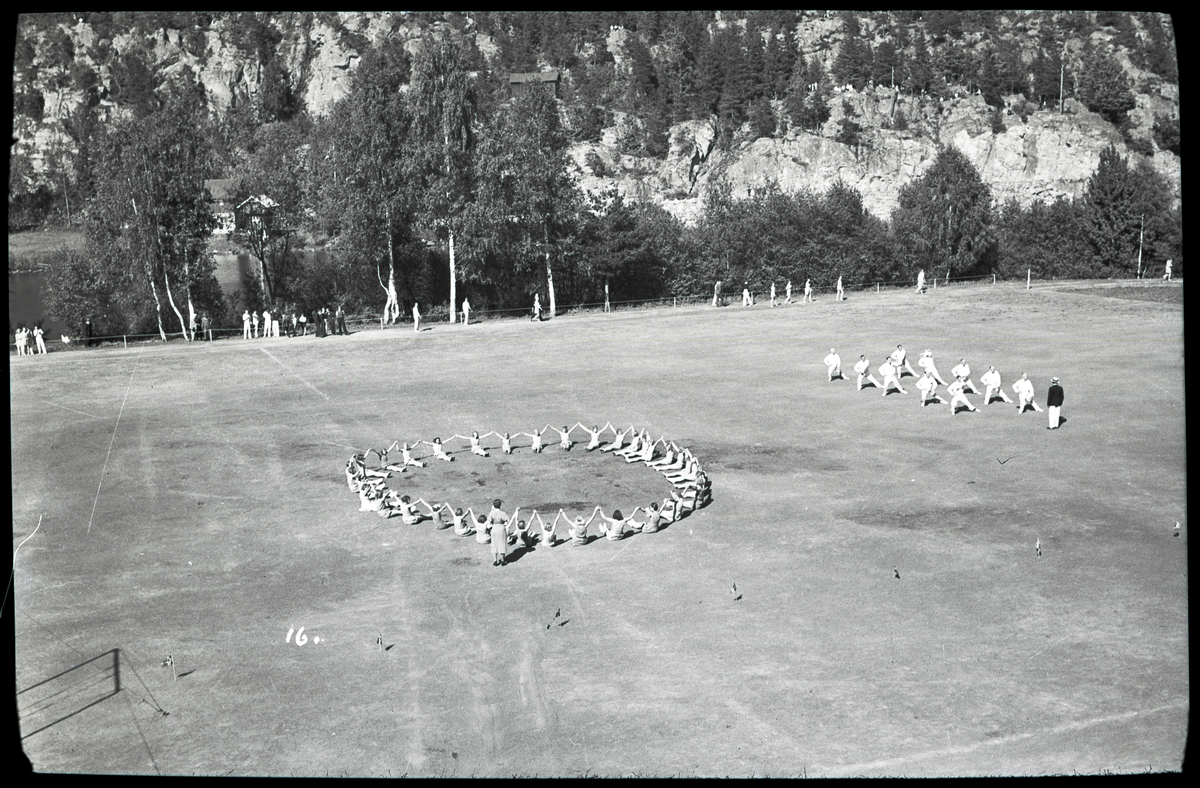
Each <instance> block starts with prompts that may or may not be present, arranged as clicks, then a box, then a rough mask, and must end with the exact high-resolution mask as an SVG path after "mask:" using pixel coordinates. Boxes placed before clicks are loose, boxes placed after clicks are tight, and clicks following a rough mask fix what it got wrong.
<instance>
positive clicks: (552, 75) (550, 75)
mask: <svg viewBox="0 0 1200 788" xmlns="http://www.w3.org/2000/svg"><path fill="white" fill-rule="evenodd" d="M558 77H559V72H558V71H529V72H525V73H521V74H509V75H508V84H510V85H515V84H517V83H521V82H557V81H558Z"/></svg>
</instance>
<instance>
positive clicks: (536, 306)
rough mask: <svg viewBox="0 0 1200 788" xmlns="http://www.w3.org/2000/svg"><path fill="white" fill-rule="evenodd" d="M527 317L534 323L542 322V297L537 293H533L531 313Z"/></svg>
mask: <svg viewBox="0 0 1200 788" xmlns="http://www.w3.org/2000/svg"><path fill="white" fill-rule="evenodd" d="M529 319H530V320H532V321H533V322H535V323H540V322H542V297H541V295H540V294H538V293H534V294H533V315H532V316H531V317H530V318H529Z"/></svg>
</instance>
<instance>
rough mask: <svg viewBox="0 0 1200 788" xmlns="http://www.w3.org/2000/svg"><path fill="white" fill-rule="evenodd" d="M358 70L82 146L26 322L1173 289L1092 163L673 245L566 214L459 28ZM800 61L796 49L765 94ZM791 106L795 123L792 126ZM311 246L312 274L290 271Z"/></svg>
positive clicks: (1152, 188)
mask: <svg viewBox="0 0 1200 788" xmlns="http://www.w3.org/2000/svg"><path fill="white" fill-rule="evenodd" d="M529 16H530V17H533V16H538V15H529ZM726 29H727V30H728V29H729V28H726ZM947 35H950V34H949V33H948V34H947ZM714 40H715V39H714ZM246 46H248V47H252V48H253V47H254V46H256V45H255V44H254V42H253V41H250V42H248V43H247V44H246ZM268 49H269V47H266V48H265V49H264V50H263V51H264V52H266V51H267V50H268ZM361 51H362V58H361V61H360V63H359V65H358V67H357V68H356V69H355V71H354V72H353V78H352V83H351V88H350V91H349V94H348V95H347V96H346V98H344V99H343V100H342V101H341V102H340V103H339V104H338V105H337V106H336V107H334V109H333V111H332V112H330V113H329V114H328V115H326V116H324V117H322V118H316V119H313V118H311V117H309V116H308V115H307V114H306V113H303V112H300V113H296V114H293V115H291V116H289V117H286V118H284V117H282V116H280V115H279V114H278V113H277V112H276V111H275V110H272V111H270V112H268V111H267V110H266V109H264V108H263V104H262V102H263V101H267V100H270V101H274V100H275V99H270V94H269V92H265V93H264V94H263V95H262V96H261V97H259V98H258V99H256V103H254V104H251V105H250V107H249V109H248V110H247V113H248V115H252V116H253V117H254V119H255V120H256V121H259V122H255V123H247V124H245V125H242V126H238V127H236V128H234V127H231V126H230V125H229V124H228V122H227V120H226V121H223V120H219V119H215V118H214V117H213V116H212V115H211V114H210V113H209V112H208V111H207V109H206V106H205V102H204V100H203V96H202V95H199V94H198V93H197V92H195V91H182V92H180V93H178V94H169V95H168V96H167V97H166V99H165V103H164V104H163V105H162V106H161V107H156V108H152V107H146V108H144V110H141V111H135V112H132V113H130V114H129V115H128V117H126V118H125V119H124V120H120V121H118V122H116V123H113V124H111V125H110V126H108V127H105V128H103V129H95V130H94V132H93V133H92V134H91V135H89V136H88V150H89V157H90V166H89V182H90V184H91V191H92V196H91V197H89V198H88V199H87V200H86V201H84V203H85V205H86V208H85V209H84V210H83V211H82V212H81V213H82V215H83V216H84V219H83V222H84V230H85V236H86V239H87V243H86V249H85V251H84V252H83V253H80V254H74V255H66V256H65V257H64V260H63V261H62V263H61V264H60V265H57V266H55V267H54V269H53V271H52V272H51V274H50V276H49V280H48V282H49V285H50V293H49V297H48V301H49V308H50V311H51V312H52V313H53V314H55V315H56V316H58V317H60V318H61V319H64V320H66V321H67V322H68V323H69V324H72V325H73V326H74V327H76V328H78V324H81V323H82V321H83V320H84V319H85V318H88V317H90V318H91V319H92V320H93V323H94V325H95V326H96V329H97V330H98V331H101V332H108V333H145V332H154V333H158V334H160V335H162V336H166V335H167V334H168V333H176V332H184V333H187V331H188V329H189V327H190V325H191V324H192V316H193V315H194V314H195V313H196V312H197V311H206V312H208V313H210V314H212V315H214V316H216V317H217V319H218V321H219V322H218V324H220V323H225V324H230V323H234V324H236V323H237V321H238V319H239V318H238V316H239V315H240V313H241V310H242V309H243V308H245V307H253V308H262V307H263V306H269V307H271V308H273V309H274V310H278V309H281V308H291V307H297V308H301V309H305V310H311V309H315V308H318V307H320V306H332V305H334V304H335V303H342V304H345V305H346V306H347V307H348V308H349V309H351V310H369V311H371V312H373V313H375V314H379V313H380V312H382V316H383V319H384V320H387V321H395V320H397V319H399V318H400V316H401V315H402V314H403V313H405V312H407V311H408V309H410V308H411V305H412V304H413V303H414V302H419V303H420V304H421V305H422V311H424V312H426V313H428V312H429V311H430V307H432V308H434V309H443V310H446V311H447V312H451V314H453V312H455V311H457V309H458V308H459V307H460V306H461V302H462V300H463V298H465V297H469V298H470V299H471V301H472V305H473V307H474V308H476V309H481V308H482V309H515V308H523V307H527V306H528V304H529V302H530V301H532V298H533V295H534V294H535V293H537V294H540V296H541V298H542V300H543V302H544V303H546V304H547V305H548V306H549V307H550V310H551V312H553V311H554V310H556V309H557V308H558V307H559V306H560V305H568V306H569V305H577V304H582V303H603V302H605V301H613V302H620V301H632V300H643V299H655V298H664V297H672V296H689V295H696V294H700V293H704V292H710V291H711V288H712V283H713V282H714V281H715V280H717V279H722V280H724V281H729V282H735V283H736V282H738V281H746V282H751V283H754V284H755V286H756V287H763V288H765V287H766V286H767V285H768V283H769V282H770V281H774V280H776V279H778V280H779V281H780V283H781V284H782V282H783V281H785V280H787V279H793V280H803V279H812V280H813V281H814V283H816V284H817V285H818V286H831V285H832V283H833V282H834V281H835V280H836V279H837V278H838V277H839V276H841V277H843V278H844V280H845V281H846V282H848V283H855V282H859V283H861V282H875V281H885V282H886V281H897V280H903V279H908V278H911V277H912V276H913V275H915V272H916V271H917V270H918V269H925V270H926V271H927V272H928V273H929V274H930V275H931V276H939V277H944V276H952V277H959V276H973V275H982V274H986V273H997V274H999V275H1002V276H1024V274H1025V271H1026V270H1027V269H1029V270H1032V272H1033V275H1034V276H1040V277H1057V276H1126V275H1131V274H1133V273H1134V272H1135V271H1136V270H1137V268H1136V266H1137V258H1138V255H1139V253H1140V255H1141V258H1142V261H1143V265H1144V266H1145V267H1150V266H1151V265H1157V266H1159V267H1161V265H1162V263H1163V262H1164V261H1165V259H1167V258H1168V257H1173V258H1175V260H1176V264H1177V269H1176V270H1177V271H1178V270H1180V269H1179V267H1178V264H1179V262H1180V260H1179V258H1180V250H1181V217H1180V214H1179V211H1178V209H1171V208H1170V201H1171V198H1170V189H1169V188H1168V186H1167V184H1166V183H1165V182H1163V180H1162V178H1161V177H1160V176H1158V175H1157V174H1156V173H1155V172H1154V171H1153V170H1152V169H1151V168H1150V167H1149V166H1147V165H1146V164H1144V163H1141V164H1137V165H1134V164H1132V163H1130V162H1129V161H1128V160H1126V159H1123V158H1122V157H1121V156H1120V155H1119V153H1118V152H1117V150H1116V149H1115V148H1110V149H1109V150H1108V151H1106V152H1105V154H1104V155H1103V156H1102V157H1101V162H1100V167H1099V168H1098V169H1097V171H1096V173H1095V174H1094V175H1093V176H1092V179H1091V180H1090V181H1089V183H1088V185H1087V189H1086V190H1085V194H1084V195H1083V196H1082V197H1081V198H1079V199H1076V200H1074V201H1068V200H1059V201H1057V202H1055V203H1053V204H1051V205H1043V204H1040V203H1034V204H1033V205H1031V206H1029V207H1021V206H1019V205H1017V204H1015V203H1010V204H1008V205H1003V206H996V205H994V204H993V200H992V197H991V193H990V190H989V189H988V188H987V186H986V184H984V183H983V182H982V180H981V178H980V176H979V174H978V172H977V171H975V170H974V168H973V167H972V166H971V165H970V163H969V162H968V161H967V160H966V158H965V157H964V156H963V155H962V154H961V153H960V152H959V151H957V150H956V149H954V148H952V147H947V148H944V149H943V150H942V151H941V153H940V154H939V156H938V158H937V160H936V162H935V163H934V165H933V167H932V168H931V169H930V170H929V171H928V172H927V173H926V174H925V175H924V176H923V177H922V178H920V179H918V180H917V181H914V182H912V183H910V184H908V185H906V186H905V187H904V188H903V189H902V191H901V194H900V199H899V202H898V205H897V207H896V209H895V210H894V211H893V213H892V214H891V216H890V217H889V220H887V221H884V220H882V219H879V218H877V217H875V216H873V215H872V214H870V213H869V212H867V211H866V210H864V208H863V205H862V198H861V195H859V194H858V193H857V192H856V191H855V190H854V189H853V188H850V187H849V186H846V185H845V184H841V183H838V184H835V185H834V186H833V187H831V188H830V189H829V190H827V191H826V192H823V193H807V192H802V193H799V194H782V193H780V192H779V191H778V190H773V189H768V190H766V191H764V192H762V193H759V194H755V195H752V196H749V197H743V196H742V195H732V194H730V193H729V191H728V189H721V188H716V189H713V190H711V192H710V194H709V196H708V198H707V200H706V202H705V204H704V206H703V212H702V216H701V217H700V221H699V222H698V223H697V225H696V226H694V227H688V226H685V225H683V224H682V223H680V222H679V221H677V220H676V219H675V218H674V217H672V216H671V215H670V214H669V213H667V212H666V211H665V210H663V209H662V208H660V207H658V206H655V205H653V204H650V203H647V202H644V201H638V202H632V201H630V200H627V199H625V198H623V197H622V196H621V195H619V194H617V193H610V194H602V195H597V196H594V197H590V198H589V197H587V196H586V195H585V194H584V193H583V192H582V191H581V190H580V189H579V187H578V186H577V185H576V182H575V180H574V178H573V177H572V168H573V167H574V165H573V164H572V162H571V161H570V159H569V157H568V155H567V149H568V147H569V145H570V143H571V141H572V132H571V128H570V124H571V122H572V113H573V112H574V110H573V109H572V107H573V106H574V105H573V104H572V102H571V101H569V100H567V99H564V98H560V99H557V100H556V99H554V98H553V97H552V96H551V95H549V94H548V93H547V92H546V91H538V90H532V91H529V92H527V93H524V94H522V95H518V96H516V97H512V98H509V97H507V95H506V91H507V85H505V86H504V91H500V90H498V89H497V87H496V84H495V80H494V79H492V78H490V77H489V75H488V73H487V72H482V71H480V70H479V65H480V60H479V56H478V49H477V47H476V46H475V44H474V42H473V39H471V38H470V37H468V36H465V35H463V34H462V33H461V32H460V31H457V30H455V29H452V28H450V29H442V30H441V31H440V32H439V33H438V34H436V35H430V36H427V37H425V38H424V39H423V40H422V43H421V46H420V47H419V48H417V49H416V50H415V52H414V53H413V54H411V55H410V53H409V51H407V50H406V49H405V48H404V47H402V46H400V45H399V44H397V43H394V41H392V40H385V41H384V42H382V43H381V44H380V45H378V46H374V47H372V46H363V48H362V50H361ZM502 51H503V48H502ZM605 51H607V50H605ZM264 56H265V55H264ZM506 57H513V58H515V57H516V55H515V54H510V55H506ZM632 62H634V63H635V64H636V58H634V59H633V61H632ZM813 62H816V61H813ZM522 63H524V64H525V65H528V61H522V60H520V59H515V60H513V61H512V65H514V66H517V65H521V64H522ZM801 63H804V55H803V53H802V52H800V51H797V52H795V58H794V60H793V62H792V65H791V70H790V71H789V79H788V83H789V84H791V83H793V82H796V79H797V78H796V77H795V73H796V72H797V68H798V67H799V66H798V64H801ZM521 67H525V66H524V65H522V66H521ZM531 70H532V69H531ZM730 73H732V72H730ZM799 73H801V74H802V75H803V76H802V77H800V79H802V80H805V82H804V84H805V85H806V86H808V85H809V83H807V81H806V80H807V79H808V78H809V76H811V75H812V74H816V75H817V76H818V82H819V80H820V79H821V75H820V73H819V71H816V70H810V67H809V64H808V63H804V65H803V70H802V71H800V72H799ZM648 79H649V78H648V77H647V80H648ZM630 84H637V82H636V80H635V81H634V82H631V83H630ZM642 84H643V88H639V89H638V91H640V93H639V92H638V91H634V92H633V93H632V94H629V95H627V96H626V98H627V100H629V101H630V102H632V103H634V104H636V102H638V101H642V102H646V101H650V100H652V99H651V98H650V97H649V92H650V88H648V87H645V85H650V86H652V87H653V84H654V83H653V81H652V80H650V81H646V82H644V83H642ZM659 87H661V83H660V85H659ZM775 87H778V85H775ZM764 89H765V88H764ZM783 90H784V95H786V91H787V85H785V86H784V87H783ZM813 92H814V91H809V94H810V95H809V96H806V98H805V100H804V101H802V102H801V103H800V106H799V109H798V111H800V112H803V111H805V108H810V109H811V107H812V106H813V104H812V102H811V101H809V100H808V99H809V97H810V96H811V94H812V93H813ZM658 95H659V98H654V99H653V100H655V101H661V100H662V99H661V95H662V94H661V93H660V94H658ZM706 95H707V98H706V99H705V101H707V102H709V103H708V104H706V105H705V106H707V107H714V106H715V107H716V109H717V111H718V112H721V111H725V112H730V113H733V112H734V111H735V110H734V109H731V105H729V104H728V100H730V96H731V95H732V94H729V93H727V92H725V91H724V89H723V88H722V90H721V91H720V92H712V91H710V92H709V93H708V94H706ZM722 95H724V96H725V98H726V103H725V104H723V103H722ZM712 102H715V104H713V103H712ZM271 106H272V107H275V109H276V110H277V109H278V106H277V105H276V104H271ZM723 106H724V107H725V109H724V110H721V107H723ZM729 117H730V118H733V117H735V115H734V114H731V115H729ZM746 117H747V119H751V115H749V114H748V115H747V116H746ZM813 122H815V123H819V122H820V121H819V120H814V121H813ZM222 171H224V172H236V173H237V174H238V176H239V177H238V179H237V181H238V186H237V192H236V195H235V202H238V203H240V202H242V201H243V200H245V199H247V198H250V197H258V196H263V197H265V198H266V200H265V203H264V206H265V207H264V209H263V210H262V211H260V212H258V214H257V215H256V216H255V217H253V219H252V220H251V221H247V222H245V223H244V224H243V225H242V226H241V227H239V229H238V230H237V232H236V238H237V239H238V240H239V241H240V242H241V244H242V246H243V247H244V248H246V249H248V250H250V251H251V252H252V253H253V256H254V257H255V259H256V262H257V265H256V270H255V272H254V275H253V276H251V277H249V278H248V280H247V281H246V282H245V283H244V285H243V287H242V289H241V291H240V292H238V293H236V294H222V293H221V292H220V288H219V287H217V284H216V280H215V277H214V275H213V271H214V262H213V258H212V256H211V254H210V253H209V252H208V251H207V250H206V242H207V239H208V238H209V235H210V233H211V230H212V217H211V214H210V212H209V210H208V200H209V195H208V194H207V192H206V190H205V187H204V181H205V179H206V178H210V177H212V175H213V174H215V173H219V172H222ZM313 245H316V246H319V247H321V248H322V249H323V250H324V252H325V253H324V254H322V255H319V256H314V255H311V254H304V253H303V250H304V248H305V247H311V246H313ZM450 305H453V306H454V309H453V310H451V309H450Z"/></svg>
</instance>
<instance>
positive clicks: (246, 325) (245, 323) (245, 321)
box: [242, 309, 250, 339]
mask: <svg viewBox="0 0 1200 788" xmlns="http://www.w3.org/2000/svg"><path fill="white" fill-rule="evenodd" d="M249 338H250V310H249V309H247V310H246V311H244V312H242V339H249Z"/></svg>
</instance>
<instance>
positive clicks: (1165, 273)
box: [1163, 260, 1175, 282]
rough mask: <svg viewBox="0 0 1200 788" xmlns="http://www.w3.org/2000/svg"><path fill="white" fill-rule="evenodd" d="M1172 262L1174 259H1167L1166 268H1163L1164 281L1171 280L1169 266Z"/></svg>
mask: <svg viewBox="0 0 1200 788" xmlns="http://www.w3.org/2000/svg"><path fill="white" fill-rule="evenodd" d="M1174 262H1175V261H1174V260H1168V261H1167V265H1166V268H1165V269H1164V270H1163V281H1164V282H1170V281H1171V266H1172V265H1173V264H1174Z"/></svg>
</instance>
